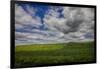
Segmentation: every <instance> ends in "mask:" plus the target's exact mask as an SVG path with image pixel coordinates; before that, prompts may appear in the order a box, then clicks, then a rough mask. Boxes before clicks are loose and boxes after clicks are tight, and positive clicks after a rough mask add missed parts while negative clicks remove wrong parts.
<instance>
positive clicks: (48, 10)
mask: <svg viewBox="0 0 100 69" xmlns="http://www.w3.org/2000/svg"><path fill="white" fill-rule="evenodd" d="M94 23H95V21H94V8H82V7H69V6H68V7H67V6H52V5H44V4H40V5H39V4H34V3H33V4H15V44H30V43H33V44H34V43H35V44H37V43H63V42H64V43H65V42H81V41H91V40H94Z"/></svg>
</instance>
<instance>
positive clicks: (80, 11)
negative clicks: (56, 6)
mask: <svg viewBox="0 0 100 69" xmlns="http://www.w3.org/2000/svg"><path fill="white" fill-rule="evenodd" d="M52 10H53V9H52ZM50 11H51V10H50ZM56 13H57V14H58V12H57V11H56V12H54V13H53V12H52V14H56ZM59 14H63V15H64V17H61V18H59V17H58V15H57V17H54V15H50V14H46V15H45V18H44V23H45V24H46V25H47V26H48V27H49V29H50V30H55V31H59V32H61V33H63V34H64V38H63V39H65V40H66V41H67V39H68V40H69V41H70V40H71V41H79V40H86V39H87V40H89V39H88V38H86V37H85V36H84V35H85V34H87V33H89V32H91V31H92V33H91V34H94V28H92V27H94V20H93V19H94V9H92V8H79V7H63V11H62V12H61V13H59ZM91 28H92V29H91ZM92 39H93V38H92Z"/></svg>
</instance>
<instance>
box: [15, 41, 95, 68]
mask: <svg viewBox="0 0 100 69" xmlns="http://www.w3.org/2000/svg"><path fill="white" fill-rule="evenodd" d="M94 61H95V46H94V42H81V43H72V42H71V43H58V44H31V45H20V46H16V47H15V67H29V66H38V65H39V66H40V65H43V66H44V65H52V64H70V63H85V62H94Z"/></svg>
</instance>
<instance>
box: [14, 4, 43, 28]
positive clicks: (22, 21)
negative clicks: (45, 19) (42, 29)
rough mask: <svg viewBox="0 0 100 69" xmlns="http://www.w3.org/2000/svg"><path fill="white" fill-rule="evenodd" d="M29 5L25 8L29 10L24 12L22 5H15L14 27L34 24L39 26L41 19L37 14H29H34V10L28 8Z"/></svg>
mask: <svg viewBox="0 0 100 69" xmlns="http://www.w3.org/2000/svg"><path fill="white" fill-rule="evenodd" d="M29 9H30V8H29V6H27V10H28V11H29V12H26V11H25V10H24V9H23V8H22V6H20V5H17V4H16V5H15V24H16V25H15V27H16V29H17V28H19V27H20V28H24V27H26V26H35V27H37V28H38V27H39V26H41V25H42V24H41V19H40V18H39V17H38V16H35V17H32V15H30V14H32V13H33V14H34V15H35V11H34V10H33V9H30V10H29Z"/></svg>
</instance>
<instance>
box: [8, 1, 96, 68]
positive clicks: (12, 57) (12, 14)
mask: <svg viewBox="0 0 100 69" xmlns="http://www.w3.org/2000/svg"><path fill="white" fill-rule="evenodd" d="M15 3H23V4H25V3H30V4H33V3H36V4H43V5H52V6H70V7H82V8H94V10H95V11H94V13H95V16H94V18H95V24H94V34H95V35H94V41H95V42H94V45H95V48H94V49H95V55H94V56H95V61H93V62H84V63H83V62H81V63H68V64H66V63H65V64H60V63H59V64H52V65H45V66H30V67H48V66H62V65H63V66H65V65H80V64H93V63H96V62H97V54H96V53H97V52H96V51H97V50H96V48H97V29H96V27H97V24H96V23H97V18H96V17H97V11H96V10H97V6H96V5H81V4H67V3H66V4H65V3H52V2H36V1H15V0H11V1H10V68H11V69H14V68H15ZM30 67H26V68H30Z"/></svg>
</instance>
